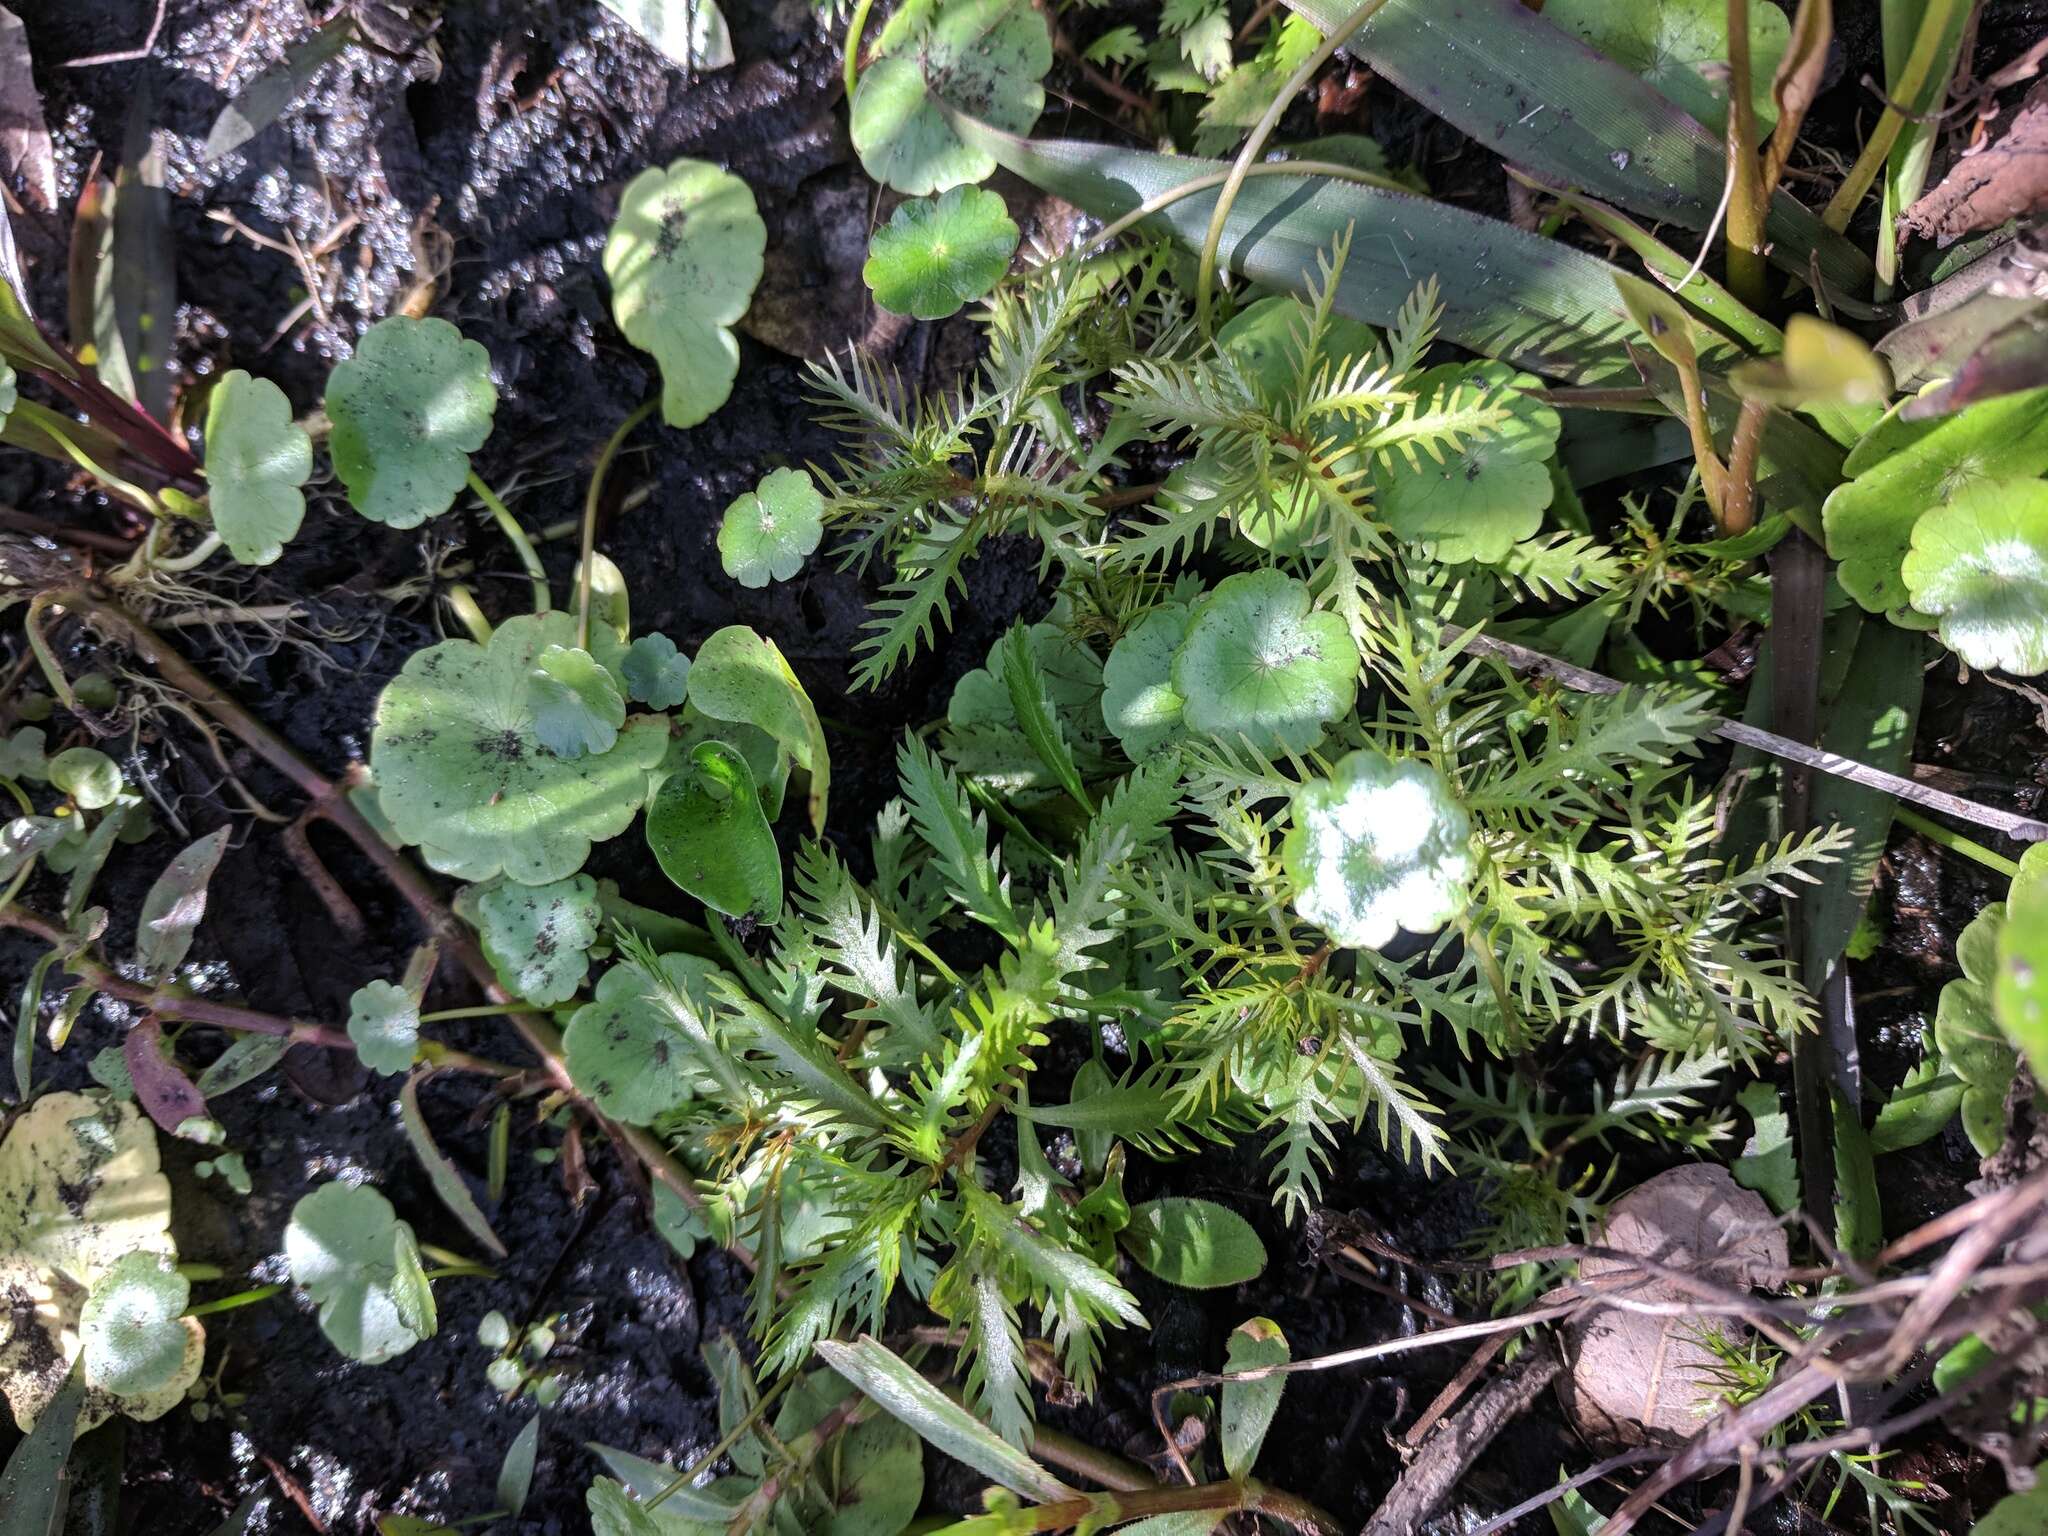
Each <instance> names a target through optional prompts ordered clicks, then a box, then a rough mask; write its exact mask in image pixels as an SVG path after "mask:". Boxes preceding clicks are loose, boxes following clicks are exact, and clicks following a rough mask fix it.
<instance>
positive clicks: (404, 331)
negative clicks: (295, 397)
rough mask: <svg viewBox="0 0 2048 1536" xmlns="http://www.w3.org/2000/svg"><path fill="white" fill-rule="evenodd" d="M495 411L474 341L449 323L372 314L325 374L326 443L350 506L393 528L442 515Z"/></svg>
mask: <svg viewBox="0 0 2048 1536" xmlns="http://www.w3.org/2000/svg"><path fill="white" fill-rule="evenodd" d="M497 407H498V391H497V387H496V386H495V385H494V384H492V383H491V355H490V354H489V353H488V352H486V351H485V350H484V349H483V346H482V345H481V344H480V343H478V342H474V341H468V340H465V339H464V338H463V335H462V333H461V332H460V331H458V330H456V329H455V327H454V326H452V325H450V324H449V323H448V322H447V321H446V320H414V319H412V318H411V317H409V316H406V315H393V316H391V317H390V318H389V319H386V320H379V321H378V322H377V323H376V324H375V325H373V326H371V327H370V329H369V330H368V331H367V332H365V333H364V335H363V339H362V340H361V341H360V342H358V343H357V344H356V353H355V356H354V357H351V358H349V359H348V360H347V361H346V362H342V363H337V364H336V365H335V368H334V372H333V373H332V374H330V375H329V376H328V380H327V416H328V420H329V421H331V422H332V423H333V430H332V432H331V433H330V434H329V436H328V439H327V449H328V452H329V453H330V454H331V455H332V456H333V459H334V468H335V472H336V473H337V474H339V475H340V476H341V480H342V484H344V485H345V486H347V487H348V499H349V504H350V505H351V506H353V507H354V508H355V509H356V510H357V511H358V512H360V513H362V514H363V516H365V517H367V518H369V519H370V521H371V522H373V523H386V524H389V525H390V526H391V527H393V528H417V527H418V526H419V525H420V524H421V523H423V522H425V521H426V520H427V519H428V518H430V517H436V516H439V515H440V514H441V513H443V512H446V511H447V510H448V508H449V507H450V506H452V505H453V504H454V501H455V493H456V492H457V491H459V490H461V489H462V487H463V484H464V482H465V481H466V480H467V479H468V478H469V456H470V455H471V454H472V453H475V452H476V451H477V449H479V448H481V447H483V445H484V439H485V438H487V437H489V436H490V435H491V416H492V414H493V413H494V412H495V411H496V410H497Z"/></svg>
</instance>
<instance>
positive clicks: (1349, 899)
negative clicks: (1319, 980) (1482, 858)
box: [1280, 751, 1472, 949]
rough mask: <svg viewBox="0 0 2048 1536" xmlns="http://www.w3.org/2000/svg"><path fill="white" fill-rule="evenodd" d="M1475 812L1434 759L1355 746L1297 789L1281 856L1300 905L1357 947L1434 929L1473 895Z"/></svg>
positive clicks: (1334, 934)
mask: <svg viewBox="0 0 2048 1536" xmlns="http://www.w3.org/2000/svg"><path fill="white" fill-rule="evenodd" d="M1471 841H1472V819H1471V817H1470V816H1468V815H1467V814H1466V812H1465V808H1464V807H1463V806H1462V805H1460V804H1459V803H1458V801H1457V798H1456V796H1455V795H1453V793H1452V791H1451V786H1450V785H1449V784H1448V783H1446V782H1445V780H1444V777H1443V775H1442V774H1440V773H1438V772H1437V771H1436V770H1435V769H1434V768H1431V767H1430V766H1429V765H1428V764H1426V763H1419V762H1414V761H1409V762H1398V763H1397V762H1395V761H1394V760H1393V759H1392V758H1388V757H1382V756H1381V755H1380V754H1379V753H1377V752H1370V751H1360V752H1347V753H1346V754H1345V755H1344V756H1343V757H1342V758H1341V759H1339V760H1338V763H1337V767H1336V770H1335V771H1334V772H1333V773H1332V774H1331V776H1330V777H1329V778H1327V779H1311V780H1310V781H1309V782H1308V783H1306V784H1304V785H1302V786H1301V788H1300V789H1298V790H1296V791H1295V792H1294V818H1293V824H1292V825H1291V826H1289V828H1288V829H1287V836H1286V838H1285V839H1284V840H1283V842H1282V844H1281V852H1280V856H1281V862H1282V863H1283V865H1284V866H1285V868H1286V870H1287V877H1288V879H1290V880H1292V881H1293V882H1294V887H1295V895H1294V908H1295V910H1296V911H1297V912H1299V913H1300V914H1301V915H1302V916H1303V917H1305V918H1307V919H1308V920H1309V921H1310V922H1312V923H1315V924H1318V925H1319V926H1320V927H1321V928H1322V929H1323V931H1324V932H1326V933H1327V934H1329V936H1330V937H1331V938H1332V939H1333V940H1335V941H1336V942H1337V943H1338V944H1341V945H1343V946H1344V947H1345V948H1347V949H1378V948H1380V947H1381V946H1382V945H1384V944H1386V943H1388V942H1389V941H1390V940H1392V938H1393V937H1394V933H1395V930H1396V929H1401V928H1405V929H1407V930H1408V931H1409V932H1410V933H1431V932H1434V931H1435V930H1436V929H1438V928H1441V927H1442V926H1443V925H1444V924H1445V923H1447V922H1449V921H1450V920H1451V919H1452V918H1453V917H1455V916H1457V914H1458V909H1459V907H1460V906H1462V905H1463V903H1464V898H1465V880H1466V877H1467V876H1469V875H1470V874H1471V872H1472V854H1471Z"/></svg>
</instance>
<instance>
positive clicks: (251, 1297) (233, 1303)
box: [185, 1282, 290, 1317]
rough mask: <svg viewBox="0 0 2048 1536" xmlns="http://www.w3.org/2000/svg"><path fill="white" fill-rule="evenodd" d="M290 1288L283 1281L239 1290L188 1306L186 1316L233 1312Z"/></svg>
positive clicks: (208, 1315) (205, 1315)
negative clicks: (229, 1294) (232, 1293)
mask: <svg viewBox="0 0 2048 1536" xmlns="http://www.w3.org/2000/svg"><path fill="white" fill-rule="evenodd" d="M288 1289H290V1287H288V1286H286V1285H284V1284H283V1283H281V1282H280V1283H279V1284H276V1285H259V1286H256V1287H255V1288H253V1289H251V1290H246V1291H237V1292H235V1294H234V1295H232V1296H223V1297H221V1298H220V1299H219V1300H218V1301H202V1302H199V1303H198V1304H197V1305H195V1306H190V1307H187V1308H186V1309H185V1316H187V1317H212V1316H213V1315H214V1314H215V1313H216V1312H232V1311H234V1310H235V1309H236V1308H237V1307H251V1306H254V1305H255V1304H256V1303H257V1302H259V1301H268V1300H270V1298H271V1297H273V1296H275V1295H277V1294H278V1293H280V1292H281V1291H285V1290H288Z"/></svg>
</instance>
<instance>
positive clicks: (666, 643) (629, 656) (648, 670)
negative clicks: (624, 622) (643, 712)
mask: <svg viewBox="0 0 2048 1536" xmlns="http://www.w3.org/2000/svg"><path fill="white" fill-rule="evenodd" d="M619 675H620V676H621V677H623V678H624V679H625V680H626V691H627V692H628V693H630V694H632V696H633V700H634V702H635V703H638V704H645V705H646V706H647V707H648V708H649V709H675V708H676V707H678V706H679V705H680V704H681V703H682V702H683V700H684V699H686V698H688V697H689V696H690V658H689V657H687V656H685V655H684V654H683V653H682V652H681V651H679V650H677V649H676V643H675V641H673V640H671V639H669V637H668V636H667V635H660V634H655V635H642V636H641V637H640V638H639V639H638V640H635V641H634V642H633V643H632V645H630V646H628V647H627V649H626V656H625V659H624V660H623V661H621V662H620V663H619Z"/></svg>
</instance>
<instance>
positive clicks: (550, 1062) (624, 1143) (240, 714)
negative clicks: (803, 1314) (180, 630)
mask: <svg viewBox="0 0 2048 1536" xmlns="http://www.w3.org/2000/svg"><path fill="white" fill-rule="evenodd" d="M44 596H45V597H47V598H49V599H50V600H51V603H52V605H53V606H58V607H64V608H68V609H69V610H71V611H73V612H76V613H78V614H80V615H81V616H84V617H86V618H87V619H88V620H89V622H91V623H93V624H94V625H96V626H97V627H98V628H99V629H100V630H101V631H102V632H104V633H106V634H109V635H112V636H114V637H115V638H117V639H118V640H119V641H120V642H121V643H122V644H124V645H126V646H127V647H128V649H129V650H131V651H133V652H134V653H135V655H136V657H137V658H138V659H139V660H141V661H143V662H144V663H146V664H148V665H150V666H153V667H154V668H156V671H157V675H158V676H160V677H161V678H162V679H163V680H164V681H165V682H166V683H168V684H169V685H170V686H171V687H173V688H176V689H177V690H178V691H179V692H181V693H183V694H184V695H185V696H186V697H188V698H189V699H191V700H192V702H193V703H194V704H196V705H198V706H199V707H200V708H201V709H203V710H205V711H206V712H207V713H208V714H210V715H212V716H213V717H214V719H215V720H217V721H219V722H220V724H221V725H223V726H225V727H226V728H227V730H228V732H229V734H230V735H232V736H234V737H235V738H236V739H237V740H239V741H240V742H241V743H242V744H243V745H244V746H246V747H247V748H249V750H250V751H251V752H253V753H255V754H256V756H258V757H260V758H262V759H263V761H264V762H265V763H267V764H269V765H270V766H271V767H272V768H274V769H275V770H276V771H277V772H278V773H280V774H282V775H283V776H284V777H285V778H287V779H289V780H290V781H291V782H292V783H294V784H296V785H297V786H298V787H299V788H300V789H301V790H302V791H303V792H304V793H305V795H306V797H307V798H308V799H309V800H310V801H311V802H312V804H311V806H310V807H309V808H308V809H309V812H310V813H311V814H313V815H316V816H318V817H320V818H321V819H323V820H325V821H327V822H329V823H330V824H331V825H333V827H334V828H335V830H336V831H338V832H340V833H341V834H342V835H343V836H344V837H346V838H347V839H348V840H349V841H350V842H352V843H354V844H355V846H356V848H357V850H358V851H359V852H360V853H361V854H362V856H363V857H364V858H366V859H367V860H369V862H370V863H371V864H372V865H373V866H374V867H375V868H376V870H377V872H378V873H379V874H381V875H382V876H383V877H384V879H385V880H386V881H387V882H388V883H389V884H390V885H391V887H392V889H393V890H395V891H397V892H398V894H399V896H400V897H401V898H403V899H404V901H405V904H406V905H407V906H409V907H410V908H412V911H413V915H414V916H415V917H416V918H418V919H419V922H420V925H421V926H422V927H423V928H425V929H426V931H427V935H428V937H430V938H432V939H433V940H435V941H436V942H437V943H439V944H440V946H441V953H442V955H443V956H445V957H446V958H448V959H450V960H453V961H454V962H455V963H456V964H457V965H459V966H461V967H462V969H463V970H465V971H467V972H468V973H469V976H470V980H471V981H473V982H474V983H475V984H476V987H477V990H478V991H480V992H482V993H483V995H484V996H485V997H487V998H489V999H490V1000H491V1001H493V1002H496V1003H506V1004H516V1003H517V1002H518V1001H519V1000H518V999H517V998H515V997H513V996H512V995H511V994H510V993H508V992H507V991H506V990H505V988H504V985H503V984H502V983H501V982H500V981H499V980H498V973H497V972H496V970H494V969H493V968H492V966H491V962H490V961H489V959H487V958H486V957H485V955H484V952H483V949H482V948H481V947H480V946H479V945H478V944H477V942H476V939H475V938H474V936H473V935H472V934H471V933H470V931H469V929H468V928H466V927H465V926H464V925H463V923H462V922H461V920H460V919H458V918H457V917H456V916H455V914H454V913H453V912H451V911H449V910H448V906H447V904H446V903H445V902H443V901H442V900H441V898H440V896H439V895H438V894H437V893H436V892H435V890H434V887H433V886H432V884H430V883H429V882H428V880H427V878H426V876H425V875H423V874H421V873H420V871H419V869H418V867H417V866H416V865H414V863H413V862H412V860H411V859H409V858H407V857H406V856H405V855H404V854H403V853H401V852H399V851H398V850H397V849H396V848H393V847H392V846H391V845H390V844H389V843H387V842H385V841H384V838H383V835H382V834H381V833H379V832H378V830H377V829H376V828H375V827H373V826H371V825H370V823H369V822H368V820H366V819H365V818H364V816H363V813H362V812H361V811H359V810H357V809H356V807H355V804H354V802H353V801H351V800H350V799H349V796H348V785H347V783H345V782H342V783H337V782H336V781H334V780H332V779H329V778H328V777H327V776H326V775H325V774H323V773H321V772H320V771H319V770H318V769H317V768H315V767H314V766H313V765H312V764H311V763H309V762H307V761H306V760H305V759H304V758H303V757H301V756H300V755H299V753H298V751H297V750H296V749H295V748H294V747H293V746H292V745H291V744H290V743H289V742H287V741H286V740H285V739H284V738H283V737H281V736H279V735H278V734H277V733H276V732H275V731H273V730H271V729H270V727H269V726H267V725H265V724H264V723H263V722H262V721H260V720H258V719H257V718H256V717H255V716H254V715H252V714H250V713H249V712H248V711H247V710H246V709H244V708H243V707H242V706H241V705H240V704H238V703H236V702H235V700H234V699H232V698H230V697H229V696H228V695H227V694H225V693H223V692H222V691H221V690H220V689H219V688H217V687H215V686H214V684H213V682H212V681H211V680H210V679H209V678H208V677H207V676H206V675H205V674H204V673H203V672H201V671H200V670H199V669H198V668H197V667H195V666H193V665H192V664H191V663H190V662H189V661H187V660H186V659H185V658H184V657H183V656H181V655H180V654H179V653H178V652H177V651H176V650H175V649H173V648H172V647H171V646H170V645H168V644H167V643H165V641H164V639H163V637H162V636H160V635H158V634H156V633H155V632H154V631H153V630H151V629H150V628H149V627H148V626H147V625H145V624H143V623H142V622H141V621H140V620H138V619H136V618H135V616H134V615H133V614H131V613H129V612H128V611H127V610H126V609H125V608H123V607H121V606H120V604H118V603H115V602H113V601H111V600H109V599H108V598H106V597H104V596H102V595H101V594H99V593H97V592H95V591H93V590H91V589H89V588H85V587H73V588H68V589H65V590H63V591H59V592H52V593H46V594H44ZM0 917H4V914H0ZM510 1018H511V1020H512V1026H513V1028H515V1029H517V1030H518V1031H519V1034H520V1038H521V1039H523V1040H524V1041H525V1042H526V1045H527V1048H528V1049H529V1050H531V1051H532V1052H533V1053H534V1055H536V1056H537V1057H539V1058H540V1061H541V1067H542V1071H543V1073H544V1075H545V1076H546V1078H547V1080H548V1082H549V1084H550V1086H552V1087H553V1088H555V1089H556V1090H558V1091H559V1092H561V1093H562V1094H563V1095H564V1096H565V1097H567V1098H568V1099H569V1100H570V1101H571V1102H572V1103H575V1104H576V1105H578V1106H579V1107H581V1108H582V1109H583V1110H584V1112H585V1113H586V1114H588V1115H589V1116H590V1118H591V1121H592V1123H594V1124H595V1125H596V1126H597V1127H598V1128H599V1129H600V1130H602V1131H603V1132H604V1133H605V1135H606V1136H608V1137H610V1138H611V1140H612V1141H613V1142H614V1143H615V1144H616V1145H617V1146H618V1147H620V1148H621V1149H622V1150H623V1151H624V1152H625V1153H626V1154H627V1155H629V1156H630V1157H631V1158H632V1159H634V1160H636V1161H637V1162H639V1163H640V1164H641V1165H643V1166H644V1167H645V1168H646V1170H647V1172H648V1174H649V1175H650V1176H651V1177H653V1178H655V1179H658V1180H660V1181H661V1182H662V1183H663V1184H665V1185H667V1186H668V1188H669V1190H670V1191H671V1192H672V1193H673V1194H674V1195H675V1196H676V1197H677V1198H678V1199H679V1200H681V1201H682V1202H683V1203H684V1204H685V1205H687V1206H688V1207H689V1208H690V1209H691V1210H693V1211H696V1212H699V1213H700V1214H701V1213H702V1212H703V1211H704V1210H705V1200H704V1195H703V1193H702V1192H701V1191H700V1190H699V1189H698V1188H697V1182H696V1180H695V1179H693V1178H691V1177H690V1174H689V1172H688V1170H686V1169H685V1168H684V1167H683V1166H682V1164H681V1163H679V1162H677V1161H676V1158H675V1156H674V1154H673V1153H671V1152H670V1151H669V1149H668V1148H667V1147H666V1146H665V1145H663V1143H662V1141H661V1138H660V1137H658V1136H656V1135H655V1134H654V1133H653V1132H652V1131H650V1130H648V1129H646V1128H645V1127H643V1126H632V1125H621V1124H619V1123H618V1122H617V1121H615V1120H612V1119H611V1118H610V1117H609V1116H607V1115H606V1114H604V1112H603V1111H601V1110H600V1109H598V1107H597V1106H596V1105H595V1104H592V1103H591V1102H590V1101H589V1099H588V1098H586V1097H585V1096H584V1094H583V1091H582V1090H581V1089H579V1088H578V1087H577V1086H576V1084H575V1081H574V1080H573V1079H572V1078H571V1077H570V1076H569V1068H568V1065H567V1063H566V1062H565V1061H564V1060H563V1059H562V1037H561V1035H560V1033H559V1032H557V1031H556V1029H555V1027H554V1025H553V1024H552V1023H550V1022H549V1021H548V1019H547V1018H546V1016H544V1015H541V1014H526V1013H515V1014H512V1015H510ZM726 1251H727V1252H728V1253H730V1254H731V1255H732V1256H733V1257H734V1258H736V1259H738V1260H739V1261H740V1262H741V1263H742V1264H744V1265H746V1267H747V1268H748V1269H753V1268H754V1267H755V1264H756V1261H755V1258H754V1254H753V1251H752V1250H751V1249H749V1248H748V1247H747V1246H746V1245H745V1244H744V1243H740V1242H733V1243H729V1244H727V1245H726Z"/></svg>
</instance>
